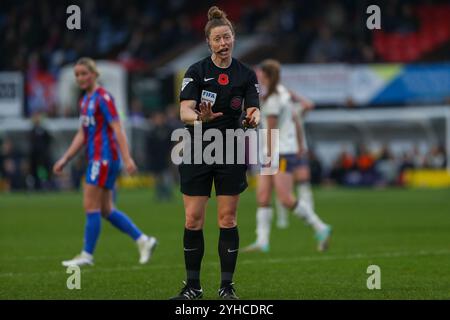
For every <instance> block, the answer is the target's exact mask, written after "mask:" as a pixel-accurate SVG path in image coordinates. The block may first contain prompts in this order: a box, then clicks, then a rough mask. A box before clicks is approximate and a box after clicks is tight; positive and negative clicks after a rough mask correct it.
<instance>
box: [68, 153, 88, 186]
mask: <svg viewBox="0 0 450 320" xmlns="http://www.w3.org/2000/svg"><path fill="white" fill-rule="evenodd" d="M85 171H86V165H85V157H83V156H78V157H77V158H76V160H75V161H74V162H73V164H72V166H71V168H70V180H71V184H72V187H73V188H74V189H75V190H77V191H78V190H80V188H81V183H82V178H83V176H84V174H85Z"/></svg>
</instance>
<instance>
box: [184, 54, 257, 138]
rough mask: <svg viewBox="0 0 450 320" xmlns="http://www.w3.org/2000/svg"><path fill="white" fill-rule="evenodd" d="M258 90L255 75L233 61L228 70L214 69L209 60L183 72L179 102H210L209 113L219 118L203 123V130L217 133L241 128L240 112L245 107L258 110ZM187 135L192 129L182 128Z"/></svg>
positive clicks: (201, 61)
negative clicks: (213, 113)
mask: <svg viewBox="0 0 450 320" xmlns="http://www.w3.org/2000/svg"><path fill="white" fill-rule="evenodd" d="M258 95H259V86H258V81H257V79H256V74H255V72H254V71H253V70H252V69H250V68H249V67H248V66H246V65H245V64H243V63H241V62H240V61H238V60H236V59H234V58H233V59H232V62H231V64H230V66H229V67H228V68H220V67H218V66H216V65H215V64H214V63H213V61H212V60H211V57H207V58H205V59H202V60H200V61H198V62H197V63H194V64H193V65H191V66H190V67H189V69H188V70H187V71H186V74H185V76H184V79H183V83H182V85H181V93H180V101H183V100H195V101H197V106H196V108H198V104H199V103H200V102H202V101H205V102H211V104H212V105H213V107H212V110H213V112H222V113H223V115H222V116H220V117H218V118H216V119H214V120H213V121H210V122H207V123H203V130H206V129H209V128H216V129H219V130H221V131H224V130H226V129H237V128H240V127H241V124H240V117H241V115H242V111H243V110H245V109H246V108H248V107H257V108H259V96H258ZM186 127H187V128H188V129H189V130H190V131H192V130H193V126H191V125H187V126H186Z"/></svg>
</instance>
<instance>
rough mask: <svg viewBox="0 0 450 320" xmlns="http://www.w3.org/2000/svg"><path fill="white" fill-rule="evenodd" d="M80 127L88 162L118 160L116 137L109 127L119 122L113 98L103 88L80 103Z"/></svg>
mask: <svg viewBox="0 0 450 320" xmlns="http://www.w3.org/2000/svg"><path fill="white" fill-rule="evenodd" d="M80 109H81V117H80V120H81V125H82V126H83V129H84V143H85V146H86V156H87V159H88V161H95V160H108V161H115V160H118V159H119V153H118V144H117V140H116V136H115V134H114V132H113V130H112V128H111V126H110V123H111V122H113V121H118V120H119V114H118V112H117V109H116V105H115V104H114V98H113V97H112V95H111V94H110V93H109V92H107V91H106V90H105V89H104V88H102V87H99V88H97V89H96V90H95V91H94V92H93V93H92V94H91V95H90V96H89V95H88V94H87V93H86V94H85V95H84V97H83V98H82V99H81V101H80Z"/></svg>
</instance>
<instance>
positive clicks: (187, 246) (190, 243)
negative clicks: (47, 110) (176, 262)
mask: <svg viewBox="0 0 450 320" xmlns="http://www.w3.org/2000/svg"><path fill="white" fill-rule="evenodd" d="M183 245H184V263H185V266H186V280H187V281H186V284H187V286H188V287H191V288H195V289H200V267H201V264H202V259H203V253H204V250H205V243H204V239H203V230H189V229H186V228H185V229H184V238H183Z"/></svg>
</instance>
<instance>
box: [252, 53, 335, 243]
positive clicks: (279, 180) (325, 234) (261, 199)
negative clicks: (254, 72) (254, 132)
mask: <svg viewBox="0 0 450 320" xmlns="http://www.w3.org/2000/svg"><path fill="white" fill-rule="evenodd" d="M280 69H281V67H280V63H279V62H278V61H276V60H272V59H268V60H265V61H263V62H262V63H261V70H260V71H261V72H259V79H260V83H261V86H262V87H263V88H265V89H266V90H264V91H266V94H265V95H264V96H263V99H262V101H263V103H262V106H261V112H262V127H264V128H265V129H268V130H269V131H270V130H272V129H279V130H280V139H279V148H278V149H279V171H278V173H277V174H276V175H274V176H271V175H260V176H258V187H257V202H258V210H257V212H256V223H257V226H256V234H257V240H256V242H255V243H253V244H251V245H249V246H248V247H246V248H244V249H243V251H262V252H267V251H269V237H270V228H271V223H272V216H273V212H272V207H271V205H270V200H271V195H272V190H273V189H275V191H276V195H277V199H279V200H280V202H281V204H282V205H283V206H284V207H286V208H288V209H290V210H292V211H293V213H294V214H295V215H296V216H298V217H300V218H303V219H304V220H305V221H306V222H307V223H308V225H310V226H311V227H312V228H313V229H314V231H315V234H316V239H317V242H318V243H317V248H318V250H319V251H324V250H325V249H326V248H327V246H328V242H329V238H330V233H331V227H330V226H329V225H327V224H325V223H323V221H322V220H321V219H320V218H319V217H318V216H317V214H316V213H315V212H314V210H313V209H312V207H311V206H310V205H309V203H307V202H306V201H304V199H303V198H299V199H297V198H296V197H295V196H294V195H293V192H292V191H293V181H294V171H295V169H296V168H298V166H299V164H301V158H300V155H301V154H302V152H303V150H304V142H303V141H304V139H303V130H302V127H301V126H300V124H299V122H298V116H297V112H298V110H297V109H294V104H293V101H292V95H291V93H290V92H289V91H288V90H287V89H286V88H285V87H284V86H283V85H281V84H280V83H279V82H280ZM267 141H268V140H267ZM271 145H272V144H271V143H270V142H267V147H265V148H262V150H267V151H265V152H267V153H268V154H269V155H271V154H272V150H271ZM272 158H273V157H272Z"/></svg>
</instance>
